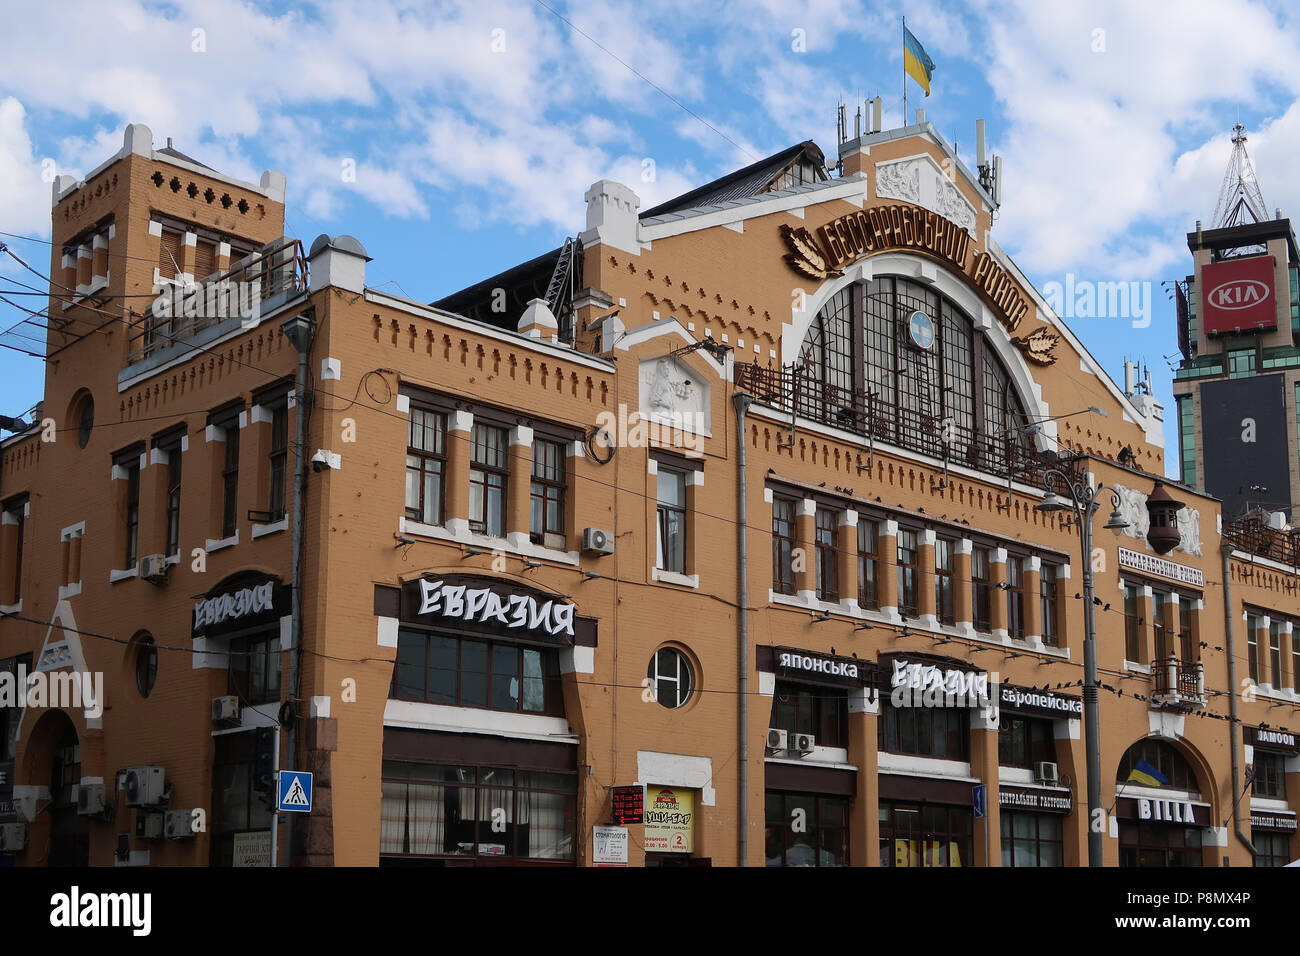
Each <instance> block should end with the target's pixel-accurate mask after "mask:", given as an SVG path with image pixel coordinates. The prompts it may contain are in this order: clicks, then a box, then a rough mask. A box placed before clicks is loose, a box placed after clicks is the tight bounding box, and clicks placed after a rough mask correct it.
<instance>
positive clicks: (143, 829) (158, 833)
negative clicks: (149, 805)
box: [135, 813, 164, 840]
mask: <svg viewBox="0 0 1300 956" xmlns="http://www.w3.org/2000/svg"><path fill="white" fill-rule="evenodd" d="M163 816H164V814H161V813H137V814H136V815H135V835H136V839H139V840H161V839H162V838H163Z"/></svg>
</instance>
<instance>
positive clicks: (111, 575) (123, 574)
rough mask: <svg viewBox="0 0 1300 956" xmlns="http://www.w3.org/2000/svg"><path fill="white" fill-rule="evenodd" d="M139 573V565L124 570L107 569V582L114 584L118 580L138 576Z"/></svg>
mask: <svg viewBox="0 0 1300 956" xmlns="http://www.w3.org/2000/svg"><path fill="white" fill-rule="evenodd" d="M139 574H140V567H139V565H137V566H135V567H134V568H131V569H129V570H126V571H109V572H108V583H109V584H116V583H117V582H118V581H125V580H126V579H127V578H134V577H138V576H139Z"/></svg>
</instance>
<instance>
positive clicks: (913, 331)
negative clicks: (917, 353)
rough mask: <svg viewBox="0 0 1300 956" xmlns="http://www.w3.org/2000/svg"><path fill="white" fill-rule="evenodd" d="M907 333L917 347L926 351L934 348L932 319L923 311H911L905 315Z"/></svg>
mask: <svg viewBox="0 0 1300 956" xmlns="http://www.w3.org/2000/svg"><path fill="white" fill-rule="evenodd" d="M907 334H908V335H909V336H911V339H912V344H913V345H915V346H916V347H917V348H918V349H921V350H923V351H925V352H928V351H930V349H932V348H934V320H933V319H931V318H930V317H929V316H928V315H926V314H925V313H924V312H920V311H917V312H913V313H912V314H911V315H909V316H908V317H907Z"/></svg>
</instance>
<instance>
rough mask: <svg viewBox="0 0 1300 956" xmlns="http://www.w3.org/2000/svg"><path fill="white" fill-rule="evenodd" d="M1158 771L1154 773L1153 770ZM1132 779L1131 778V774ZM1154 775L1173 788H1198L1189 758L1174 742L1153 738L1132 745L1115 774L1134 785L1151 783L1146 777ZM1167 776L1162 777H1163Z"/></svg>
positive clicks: (1191, 789) (1153, 776)
mask: <svg viewBox="0 0 1300 956" xmlns="http://www.w3.org/2000/svg"><path fill="white" fill-rule="evenodd" d="M1153 769H1154V770H1155V771H1156V773H1154V774H1153V773H1152V772H1151V771H1152V770H1153ZM1130 776H1132V777H1133V779H1132V780H1131V781H1130V780H1129V777H1130ZM1147 776H1149V777H1152V778H1153V779H1154V780H1155V781H1156V783H1157V784H1158V785H1159V786H1161V787H1169V788H1170V789H1172V790H1187V791H1190V792H1199V790H1200V787H1199V786H1198V784H1197V783H1196V774H1195V773H1194V772H1193V770H1192V766H1191V764H1189V763H1188V762H1187V758H1186V757H1184V756H1183V755H1182V754H1180V753H1179V752H1178V751H1177V750H1175V749H1174V746H1173V744H1171V743H1169V742H1167V741H1164V740H1156V739H1154V738H1147V739H1146V740H1139V741H1138V742H1137V743H1135V744H1134V745H1133V746H1132V747H1130V748H1129V749H1128V750H1127V751H1126V752H1125V754H1124V757H1123V759H1121V760H1120V762H1119V771H1118V772H1117V773H1116V774H1115V782H1116V783H1118V784H1121V785H1122V784H1125V783H1131V784H1132V785H1134V786H1149V785H1150V784H1149V781H1146V780H1145V779H1143V778H1144V777H1147ZM1161 777H1163V778H1164V779H1163V780H1161V779H1160V778H1161Z"/></svg>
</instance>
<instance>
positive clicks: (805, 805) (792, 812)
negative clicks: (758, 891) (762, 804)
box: [765, 790, 849, 866]
mask: <svg viewBox="0 0 1300 956" xmlns="http://www.w3.org/2000/svg"><path fill="white" fill-rule="evenodd" d="M765 819H766V823H767V827H766V840H765V846H766V851H765V855H766V858H767V865H768V866H848V865H849V799H848V798H847V797H826V796H819V795H817V794H812V793H780V792H777V791H773V790H769V791H768V792H767V801H766V811H765Z"/></svg>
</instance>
